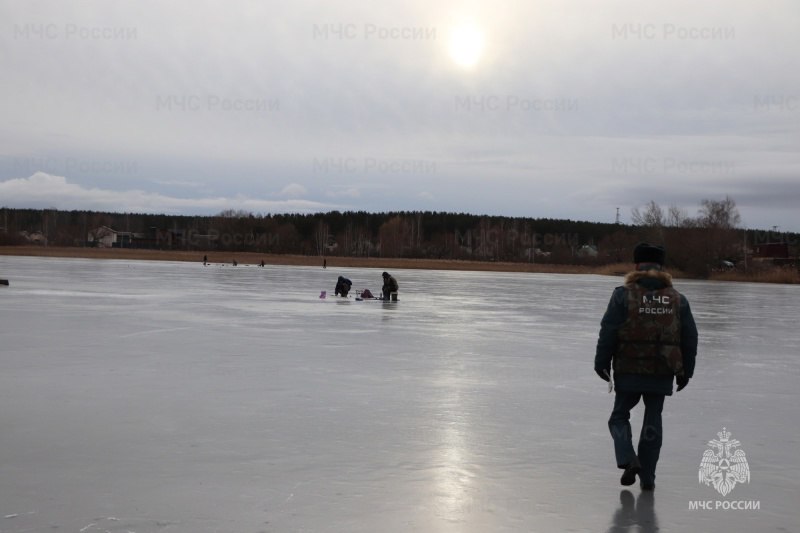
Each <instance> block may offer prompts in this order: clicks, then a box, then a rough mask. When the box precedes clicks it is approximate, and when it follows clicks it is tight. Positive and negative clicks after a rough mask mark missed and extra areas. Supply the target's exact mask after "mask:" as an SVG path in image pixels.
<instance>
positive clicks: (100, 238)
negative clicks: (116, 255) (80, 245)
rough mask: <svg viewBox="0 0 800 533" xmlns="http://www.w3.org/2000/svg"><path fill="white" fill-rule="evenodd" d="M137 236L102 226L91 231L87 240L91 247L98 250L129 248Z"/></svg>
mask: <svg viewBox="0 0 800 533" xmlns="http://www.w3.org/2000/svg"><path fill="white" fill-rule="evenodd" d="M135 236H136V235H135V234H134V233H131V232H130V231H117V230H115V229H113V228H109V227H108V226H100V227H99V228H95V229H93V230H91V231H90V232H89V235H88V236H87V238H86V240H87V242H88V243H89V245H90V246H96V247H98V248H129V247H130V246H131V243H132V242H133V240H134V238H135Z"/></svg>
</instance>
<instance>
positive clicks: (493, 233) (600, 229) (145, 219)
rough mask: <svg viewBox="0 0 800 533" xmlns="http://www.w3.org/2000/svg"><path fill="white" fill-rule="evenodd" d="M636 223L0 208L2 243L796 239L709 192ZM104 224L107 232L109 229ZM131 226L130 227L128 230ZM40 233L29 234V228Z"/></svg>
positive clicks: (443, 245) (722, 253)
mask: <svg viewBox="0 0 800 533" xmlns="http://www.w3.org/2000/svg"><path fill="white" fill-rule="evenodd" d="M633 221H634V224H633V225H625V224H612V223H597V222H585V221H573V220H558V219H545V218H524V217H502V216H480V215H471V214H466V213H441V212H430V211H426V212H420V211H415V212H410V211H400V212H390V213H368V212H365V211H348V212H339V211H332V212H328V213H316V214H265V215H258V214H253V213H249V212H242V211H233V210H229V211H225V212H222V213H220V214H218V215H215V216H178V215H154V214H143V213H106V212H95V211H59V210H54V209H45V210H41V209H11V208H0V244H6V245H9V244H25V243H28V242H32V241H33V242H39V243H41V244H43V245H50V246H90V245H98V244H100V243H101V242H102V239H101V237H102V236H103V235H105V234H107V231H108V230H106V229H102V228H111V229H113V230H114V231H115V232H119V233H120V235H119V238H118V239H117V240H116V242H115V243H114V244H113V245H114V246H124V247H141V248H160V249H182V250H198V251H202V250H209V251H212V250H220V251H251V252H260V253H277V254H300V255H319V256H376V257H406V258H430V259H471V260H485V261H512V262H550V263H560V264H576V263H577V264H603V263H613V262H627V261H629V260H630V250H631V249H632V247H633V245H634V244H635V243H636V242H637V241H639V240H650V241H653V242H658V243H663V244H665V245H666V246H667V249H668V257H669V261H670V263H671V266H673V267H676V268H679V269H681V270H683V271H685V272H688V273H693V274H700V275H702V274H704V273H708V271H709V270H710V269H713V268H715V267H716V266H718V265H719V264H720V262H721V261H730V262H733V263H738V262H739V261H741V260H742V259H744V254H745V252H744V250H745V248H744V243H745V242H746V241H749V242H750V245H751V246H752V244H753V243H756V242H768V241H774V240H775V239H777V238H780V239H786V240H789V241H791V242H792V243H794V246H795V248H796V243H797V234H783V235H780V236H776V235H771V234H769V233H768V232H763V231H761V232H760V231H757V230H748V232H747V233H746V234H745V232H744V231H743V230H741V229H738V228H737V226H738V224H739V214H738V211H737V210H736V205H735V203H734V202H733V200H731V199H730V198H726V199H725V200H722V201H710V200H704V201H703V202H702V204H701V208H700V210H699V212H698V215H697V217H689V216H688V215H687V214H686V213H684V212H682V211H681V210H679V209H677V208H669V209H668V210H667V211H666V212H665V211H664V210H662V209H661V207H660V206H658V205H657V204H656V203H655V202H651V203H650V204H648V205H647V206H645V207H644V208H643V210H639V209H635V210H634V211H633ZM104 232H106V233H104ZM123 234H124V235H123ZM34 235H35V236H36V238H32V236H34ZM795 254H796V251H795Z"/></svg>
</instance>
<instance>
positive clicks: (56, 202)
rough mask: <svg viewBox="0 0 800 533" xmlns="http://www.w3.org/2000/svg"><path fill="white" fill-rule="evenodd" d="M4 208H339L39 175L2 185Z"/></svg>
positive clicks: (139, 210) (205, 210) (172, 210)
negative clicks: (184, 194) (81, 182)
mask: <svg viewBox="0 0 800 533" xmlns="http://www.w3.org/2000/svg"><path fill="white" fill-rule="evenodd" d="M0 198H2V200H0V202H2V206H3V207H18V208H49V207H55V208H57V209H62V210H73V209H77V210H80V209H86V210H91V211H116V212H128V213H187V212H195V213H205V214H212V213H218V212H220V211H223V210H226V209H236V210H245V211H252V212H256V213H266V212H273V213H286V212H307V213H316V212H320V211H330V210H332V209H338V208H340V206H338V205H335V204H327V203H323V202H315V201H311V200H300V199H287V200H265V199H261V198H253V197H249V196H245V195H241V194H239V195H236V196H233V197H224V196H218V197H205V198H202V197H201V198H180V197H175V196H168V195H165V194H160V193H154V192H147V191H142V190H125V191H114V190H109V189H101V188H96V187H94V188H86V187H83V186H81V185H79V184H76V183H70V182H69V181H68V180H67V178H65V177H63V176H53V175H51V174H47V173H45V172H37V173H35V174H33V175H32V176H30V177H28V178H15V179H10V180H6V181H2V182H0Z"/></svg>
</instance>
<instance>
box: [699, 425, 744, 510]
mask: <svg viewBox="0 0 800 533" xmlns="http://www.w3.org/2000/svg"><path fill="white" fill-rule="evenodd" d="M717 437H719V439H714V440H710V441H708V445H709V446H710V447H711V449H708V450H706V451H705V452H704V453H703V459H702V460H701V461H700V472H699V476H700V483H704V484H705V485H706V486H708V485H714V488H715V489H716V490H717V492H719V493H720V494H722V495H723V496H727V495H728V493H730V492H731V491H732V490H733V488H734V487H735V486H736V484H737V483H750V466H749V465H748V464H747V458H746V457H745V455H744V450H741V449H736V448H739V446H741V443H740V442H739V441H738V440H736V439H731V438H730V437H731V433H730V432H729V431H728V430H727V429H726V428H722V431H721V432H719V433H717Z"/></svg>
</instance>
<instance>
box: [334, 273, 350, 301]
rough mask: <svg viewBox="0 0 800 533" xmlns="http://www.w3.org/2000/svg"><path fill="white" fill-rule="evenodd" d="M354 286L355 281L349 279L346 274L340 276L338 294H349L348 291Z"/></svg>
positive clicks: (337, 287)
mask: <svg viewBox="0 0 800 533" xmlns="http://www.w3.org/2000/svg"><path fill="white" fill-rule="evenodd" d="M352 286H353V282H352V281H350V280H349V279H347V278H346V277H344V276H339V279H338V280H337V281H336V291H335V294H336V296H339V295H340V294H341V295H342V296H347V293H348V292H350V287H352Z"/></svg>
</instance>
